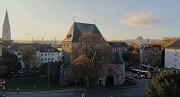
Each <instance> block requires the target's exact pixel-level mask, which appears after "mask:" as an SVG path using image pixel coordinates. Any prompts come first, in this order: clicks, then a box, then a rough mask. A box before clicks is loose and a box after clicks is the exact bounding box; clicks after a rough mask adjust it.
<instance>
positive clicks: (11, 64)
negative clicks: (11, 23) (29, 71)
mask: <svg viewBox="0 0 180 97" xmlns="http://www.w3.org/2000/svg"><path fill="white" fill-rule="evenodd" d="M2 60H3V63H4V65H5V66H7V67H8V68H7V71H8V73H11V72H12V70H13V71H18V70H19V69H20V68H21V63H20V62H19V61H18V58H17V56H16V55H15V54H14V53H12V52H10V51H9V50H8V49H6V48H5V47H3V49H2Z"/></svg>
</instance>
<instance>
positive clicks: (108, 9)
mask: <svg viewBox="0 0 180 97" xmlns="http://www.w3.org/2000/svg"><path fill="white" fill-rule="evenodd" d="M106 10H107V11H108V12H111V13H113V14H116V10H115V9H113V8H111V7H107V8H106Z"/></svg>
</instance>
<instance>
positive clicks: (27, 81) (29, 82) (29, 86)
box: [6, 77, 60, 91]
mask: <svg viewBox="0 0 180 97" xmlns="http://www.w3.org/2000/svg"><path fill="white" fill-rule="evenodd" d="M34 85H36V90H37V91H46V90H47V89H48V80H47V78H45V77H19V78H7V79H6V91H16V89H17V88H19V89H20V91H34ZM58 89H60V86H59V84H58V82H57V81H51V80H50V90H58Z"/></svg>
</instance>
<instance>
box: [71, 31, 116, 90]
mask: <svg viewBox="0 0 180 97" xmlns="http://www.w3.org/2000/svg"><path fill="white" fill-rule="evenodd" d="M72 56H73V59H75V60H74V61H73V62H72V64H71V65H70V66H69V69H70V75H71V76H72V75H73V77H76V78H78V77H83V78H84V79H86V81H87V87H89V85H91V84H90V83H92V85H95V84H96V83H95V82H96V81H97V79H98V77H99V75H100V74H102V73H101V72H102V70H103V68H104V67H106V65H109V63H111V62H112V59H113V58H112V54H111V52H110V47H109V46H108V45H107V42H106V41H105V40H104V38H103V37H102V36H100V35H97V34H92V33H85V34H82V35H81V36H80V38H79V40H78V42H77V43H75V44H74V45H73V50H72ZM90 79H91V81H92V82H90Z"/></svg>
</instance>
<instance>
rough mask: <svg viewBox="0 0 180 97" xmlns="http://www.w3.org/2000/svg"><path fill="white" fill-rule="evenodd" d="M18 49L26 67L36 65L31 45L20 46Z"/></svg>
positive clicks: (34, 50) (34, 52) (34, 53)
mask: <svg viewBox="0 0 180 97" xmlns="http://www.w3.org/2000/svg"><path fill="white" fill-rule="evenodd" d="M19 50H20V51H21V52H22V56H23V61H24V63H25V65H26V68H29V67H35V66H36V49H35V48H34V47H32V46H21V47H19Z"/></svg>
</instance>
